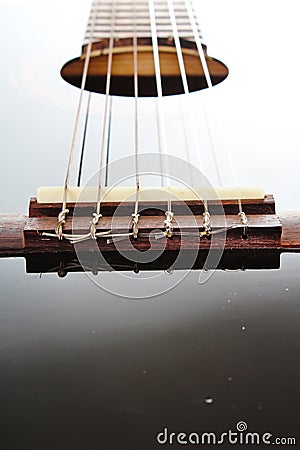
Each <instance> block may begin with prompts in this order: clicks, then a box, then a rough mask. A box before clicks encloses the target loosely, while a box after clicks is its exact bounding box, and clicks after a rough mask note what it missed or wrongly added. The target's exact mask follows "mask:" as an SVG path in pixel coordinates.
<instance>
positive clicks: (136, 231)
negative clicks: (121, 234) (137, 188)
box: [131, 213, 140, 239]
mask: <svg viewBox="0 0 300 450" xmlns="http://www.w3.org/2000/svg"><path fill="white" fill-rule="evenodd" d="M131 217H132V235H133V238H134V239H137V238H138V234H139V225H138V224H139V217H140V215H139V214H135V213H134V214H132V216H131Z"/></svg>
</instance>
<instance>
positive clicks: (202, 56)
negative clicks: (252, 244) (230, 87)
mask: <svg viewBox="0 0 300 450" xmlns="http://www.w3.org/2000/svg"><path fill="white" fill-rule="evenodd" d="M185 2H186V7H187V10H188V14H189V18H190V23H191V25H192V29H193V34H194V38H195V42H196V45H197V49H198V53H199V57H200V60H201V64H202V67H203V71H204V76H205V79H206V82H207V86H208V88H212V87H213V84H212V80H211V76H210V73H209V69H208V65H207V61H206V58H205V54H204V50H203V47H202V43H201V39H200V36H199V34H198V31H197V24H196V20H195V15H194V12H193V3H192V0H185ZM207 123H208V121H207ZM223 146H224V149H225V151H226V155H227V158H228V161H229V164H230V166H231V171H232V174H233V178H234V182H235V185H236V188H237V192H238V193H239V189H238V188H239V183H238V179H237V174H236V171H235V167H234V164H233V161H232V158H231V154H230V152H229V149H228V147H227V145H226V143H225V139H224V136H223ZM238 206H239V214H240V217H241V221H242V222H243V220H244V222H246V223H247V218H246V216H245V214H244V212H243V208H242V200H241V198H240V196H238Z"/></svg>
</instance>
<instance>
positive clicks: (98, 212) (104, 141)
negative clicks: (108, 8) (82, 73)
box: [94, 0, 118, 223]
mask: <svg viewBox="0 0 300 450" xmlns="http://www.w3.org/2000/svg"><path fill="white" fill-rule="evenodd" d="M117 4H118V0H112V13H111V29H110V37H109V47H108V60H107V74H106V88H105V105H104V118H103V126H102V139H101V150H100V166H99V178H98V193H97V205H96V212H95V214H96V216H97V218H98V220H99V218H100V216H101V199H102V178H103V168H104V159H105V150H106V149H107V141H108V115H109V98H110V86H111V74H112V60H113V48H114V32H115V24H116V9H117ZM96 216H95V215H94V217H96ZM97 223H98V222H97Z"/></svg>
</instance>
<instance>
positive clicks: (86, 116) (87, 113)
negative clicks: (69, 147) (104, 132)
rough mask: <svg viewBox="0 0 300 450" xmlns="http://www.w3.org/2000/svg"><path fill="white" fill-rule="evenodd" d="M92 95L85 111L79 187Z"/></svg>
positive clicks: (78, 184)
mask: <svg viewBox="0 0 300 450" xmlns="http://www.w3.org/2000/svg"><path fill="white" fill-rule="evenodd" d="M91 96H92V93H91V92H89V94H88V100H87V105H86V112H85V122H84V131H83V137H82V144H81V153H80V161H79V169H78V177H77V187H79V186H80V185H81V177H82V168H83V159H84V154H85V147H86V135H87V129H88V123H89V115H90V107H91Z"/></svg>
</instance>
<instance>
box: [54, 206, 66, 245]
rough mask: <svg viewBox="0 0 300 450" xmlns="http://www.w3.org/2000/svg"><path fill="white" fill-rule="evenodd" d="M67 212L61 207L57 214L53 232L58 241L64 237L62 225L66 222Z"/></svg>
mask: <svg viewBox="0 0 300 450" xmlns="http://www.w3.org/2000/svg"><path fill="white" fill-rule="evenodd" d="M68 213H69V210H68V209H63V210H62V211H61V212H60V213H59V214H58V218H57V220H58V223H57V226H56V228H55V234H56V235H57V237H58V239H59V240H60V241H62V240H63V237H64V232H63V226H64V224H65V223H66V215H67V214H68Z"/></svg>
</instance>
